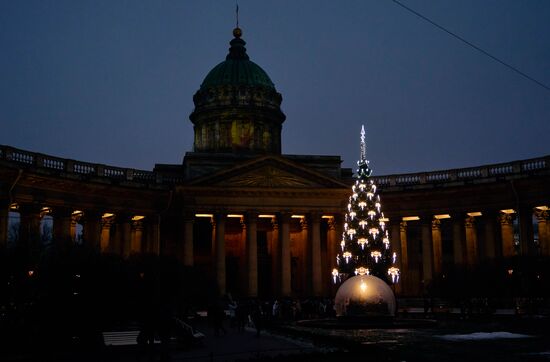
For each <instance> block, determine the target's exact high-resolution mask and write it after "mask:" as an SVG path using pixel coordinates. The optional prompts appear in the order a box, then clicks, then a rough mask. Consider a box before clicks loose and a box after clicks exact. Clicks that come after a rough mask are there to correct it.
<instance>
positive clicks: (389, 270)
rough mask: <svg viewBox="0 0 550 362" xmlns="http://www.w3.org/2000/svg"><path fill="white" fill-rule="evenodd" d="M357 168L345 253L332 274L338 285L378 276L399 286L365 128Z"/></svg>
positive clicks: (346, 229) (346, 220) (349, 210)
mask: <svg viewBox="0 0 550 362" xmlns="http://www.w3.org/2000/svg"><path fill="white" fill-rule="evenodd" d="M357 165H358V169H357V175H356V181H355V184H354V185H353V187H352V188H351V190H352V194H351V196H350V198H349V202H348V210H347V213H346V219H345V224H344V233H343V234H342V242H341V243H340V246H341V250H342V252H341V253H340V254H338V255H337V256H336V262H337V265H338V266H337V268H335V269H334V270H333V271H332V276H333V279H334V282H335V283H336V282H338V281H344V280H345V279H347V278H348V277H350V276H354V275H374V276H376V277H378V278H380V279H382V280H385V281H386V282H388V283H390V284H391V283H397V282H398V280H399V269H398V268H397V267H396V265H395V263H396V260H397V254H396V253H395V252H393V251H392V248H391V245H390V239H389V236H388V230H386V224H385V219H384V213H383V212H382V211H381V209H382V204H381V202H380V196H379V195H378V194H377V190H376V185H375V184H374V181H373V180H372V179H371V178H370V175H371V173H372V170H371V169H370V168H369V161H368V160H367V158H366V145H365V128H364V127H361V159H360V160H359V161H358V162H357Z"/></svg>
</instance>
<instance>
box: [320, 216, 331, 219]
mask: <svg viewBox="0 0 550 362" xmlns="http://www.w3.org/2000/svg"><path fill="white" fill-rule="evenodd" d="M321 219H334V216H332V215H323V216H321Z"/></svg>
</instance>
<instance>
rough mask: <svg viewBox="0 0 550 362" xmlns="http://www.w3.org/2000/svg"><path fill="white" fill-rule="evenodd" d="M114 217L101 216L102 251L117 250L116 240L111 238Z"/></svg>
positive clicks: (111, 251) (112, 251)
mask: <svg viewBox="0 0 550 362" xmlns="http://www.w3.org/2000/svg"><path fill="white" fill-rule="evenodd" d="M113 221H114V217H113V216H111V217H103V218H101V238H100V249H101V252H110V253H114V252H115V245H114V240H111V227H112V225H113Z"/></svg>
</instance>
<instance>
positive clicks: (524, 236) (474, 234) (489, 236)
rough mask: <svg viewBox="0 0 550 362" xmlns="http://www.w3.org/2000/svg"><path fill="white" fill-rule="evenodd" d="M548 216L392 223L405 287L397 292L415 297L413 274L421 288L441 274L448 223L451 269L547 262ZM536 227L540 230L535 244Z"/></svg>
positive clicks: (539, 212) (481, 214)
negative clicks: (417, 259) (414, 239)
mask: <svg viewBox="0 0 550 362" xmlns="http://www.w3.org/2000/svg"><path fill="white" fill-rule="evenodd" d="M549 216H550V215H549V211H548V208H547V207H546V206H539V207H533V208H522V209H519V210H514V209H506V210H482V211H476V212H468V213H451V214H440V215H437V214H428V215H420V216H405V217H398V216H396V217H393V218H390V225H391V226H390V227H391V237H392V246H393V247H394V248H395V249H396V251H397V252H398V255H400V258H399V259H398V260H399V264H400V265H399V267H400V269H401V275H402V281H403V283H402V285H401V286H399V290H400V291H402V292H404V293H414V292H416V293H418V292H419V290H418V289H417V288H419V286H414V285H410V284H411V283H410V279H412V278H411V276H412V275H414V274H415V273H418V274H419V275H421V278H419V281H420V283H421V284H422V285H423V286H426V285H428V284H429V283H430V282H431V280H432V279H433V278H434V277H436V276H440V275H441V274H442V273H443V245H442V240H443V239H442V224H443V223H450V225H449V224H447V226H449V229H450V231H451V232H450V234H451V242H452V248H451V253H452V263H453V265H454V266H455V267H465V268H466V269H470V270H471V269H473V268H474V267H475V266H477V265H479V264H480V263H481V262H491V261H492V260H495V259H496V258H507V257H512V256H514V255H524V256H528V255H536V254H540V255H545V256H550V227H549V226H548V222H549ZM447 219H449V220H447ZM534 220H535V221H534ZM514 224H515V226H514ZM411 226H412V227H416V229H417V230H418V228H420V239H421V247H420V249H421V270H414V269H415V267H414V266H411V264H410V259H411V256H412V255H411V252H410V249H411V240H409V236H410V235H409V234H410V233H409V232H408V229H409V228H410V227H411ZM534 227H536V228H538V232H537V233H536V234H537V235H536V236H537V238H535V233H534ZM415 289H416V291H415Z"/></svg>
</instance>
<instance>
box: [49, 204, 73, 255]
mask: <svg viewBox="0 0 550 362" xmlns="http://www.w3.org/2000/svg"><path fill="white" fill-rule="evenodd" d="M72 222H73V217H72V210H71V209H69V208H66V207H56V208H55V209H54V210H53V240H54V242H55V246H56V247H58V248H63V249H64V248H67V247H69V246H70V245H71V244H72V241H73V234H71V231H72Z"/></svg>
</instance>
